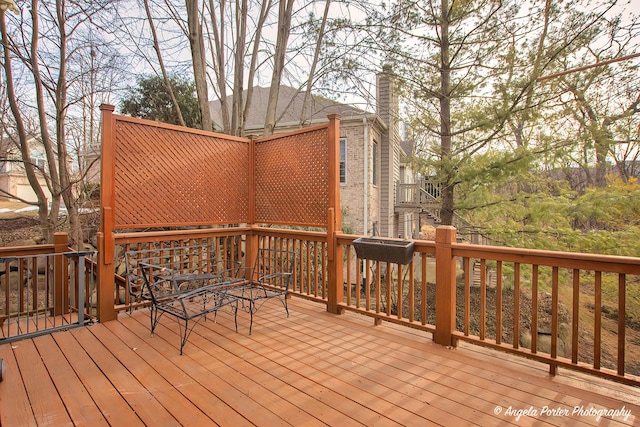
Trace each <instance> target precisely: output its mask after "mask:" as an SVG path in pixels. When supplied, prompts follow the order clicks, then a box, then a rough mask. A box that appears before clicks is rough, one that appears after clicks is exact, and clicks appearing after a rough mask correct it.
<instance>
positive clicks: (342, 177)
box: [340, 138, 347, 184]
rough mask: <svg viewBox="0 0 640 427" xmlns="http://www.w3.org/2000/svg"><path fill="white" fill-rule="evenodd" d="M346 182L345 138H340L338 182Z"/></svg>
mask: <svg viewBox="0 0 640 427" xmlns="http://www.w3.org/2000/svg"><path fill="white" fill-rule="evenodd" d="M346 183H347V138H340V184H346Z"/></svg>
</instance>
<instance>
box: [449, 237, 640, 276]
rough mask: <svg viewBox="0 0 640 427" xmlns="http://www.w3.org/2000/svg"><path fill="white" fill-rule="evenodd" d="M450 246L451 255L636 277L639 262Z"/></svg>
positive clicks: (611, 256)
mask: <svg viewBox="0 0 640 427" xmlns="http://www.w3.org/2000/svg"><path fill="white" fill-rule="evenodd" d="M451 246H452V248H453V254H454V255H455V256H460V257H469V258H483V259H490V260H498V261H507V262H518V263H522V264H534V265H541V266H550V267H561V268H580V269H586V270H596V271H603V272H604V271H607V272H615V273H626V274H640V259H639V258H634V257H627V256H616V255H598V254H585V253H578V252H558V251H547V250H541V249H522V248H509V247H501V246H484V245H472V244H468V243H453V244H452V245H451Z"/></svg>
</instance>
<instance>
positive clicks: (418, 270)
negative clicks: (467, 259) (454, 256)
mask: <svg viewBox="0 0 640 427" xmlns="http://www.w3.org/2000/svg"><path fill="white" fill-rule="evenodd" d="M356 238H357V236H346V235H343V236H339V237H338V242H337V244H338V245H340V246H342V248H343V253H344V255H343V257H342V259H343V278H344V283H345V284H344V297H343V301H342V304H340V306H341V307H342V308H344V309H345V310H351V311H356V312H359V313H361V314H364V315H367V316H370V317H373V318H374V319H375V321H376V323H377V324H378V323H380V322H381V321H382V320H385V321H389V322H393V323H400V324H404V325H406V326H410V327H412V328H417V329H422V330H426V331H429V332H434V331H435V305H434V303H433V297H434V296H435V294H433V292H434V287H433V286H429V285H430V284H433V283H434V282H435V258H434V255H435V242H427V241H416V242H415V244H416V245H415V254H414V257H413V259H412V261H411V262H410V263H409V264H407V265H402V264H391V263H387V262H377V261H370V260H366V259H360V258H358V257H357V255H356V253H355V250H354V248H353V241H354V240H355V239H356ZM430 293H431V294H430ZM429 300H431V303H430V304H429Z"/></svg>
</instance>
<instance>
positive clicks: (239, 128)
mask: <svg viewBox="0 0 640 427" xmlns="http://www.w3.org/2000/svg"><path fill="white" fill-rule="evenodd" d="M247 7H248V4H247V0H241V1H238V2H236V28H237V36H236V46H235V55H234V68H233V77H234V78H233V101H232V103H233V104H232V109H231V130H232V132H233V135H237V136H240V135H242V134H243V133H244V127H245V126H244V120H243V119H244V115H243V111H244V109H243V108H242V106H243V105H244V100H243V98H244V96H243V91H244V87H243V86H244V50H245V46H246V37H247Z"/></svg>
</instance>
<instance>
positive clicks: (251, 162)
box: [247, 135, 256, 259]
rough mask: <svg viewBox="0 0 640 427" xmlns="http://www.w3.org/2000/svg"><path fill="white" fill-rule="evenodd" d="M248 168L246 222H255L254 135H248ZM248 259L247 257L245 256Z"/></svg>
mask: <svg viewBox="0 0 640 427" xmlns="http://www.w3.org/2000/svg"><path fill="white" fill-rule="evenodd" d="M247 149H248V150H249V166H248V167H249V170H248V171H247V175H248V178H249V198H248V206H247V208H248V215H249V218H248V221H247V222H248V223H249V224H254V223H255V222H256V136H255V135H250V136H249V145H248V148H247ZM247 259H248V258H247Z"/></svg>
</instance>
